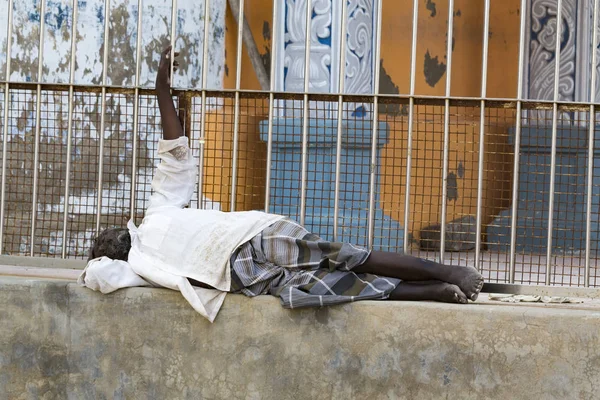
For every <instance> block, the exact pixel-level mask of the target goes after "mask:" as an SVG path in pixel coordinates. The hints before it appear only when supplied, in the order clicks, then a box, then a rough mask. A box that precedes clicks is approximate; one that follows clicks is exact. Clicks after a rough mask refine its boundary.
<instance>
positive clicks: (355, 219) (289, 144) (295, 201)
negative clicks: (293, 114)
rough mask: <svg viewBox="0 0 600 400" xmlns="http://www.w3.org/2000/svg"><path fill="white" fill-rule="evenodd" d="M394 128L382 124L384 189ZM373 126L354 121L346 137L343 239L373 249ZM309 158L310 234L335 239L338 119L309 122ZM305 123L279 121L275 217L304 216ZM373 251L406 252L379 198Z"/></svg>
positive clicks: (264, 126) (345, 130) (341, 205)
mask: <svg viewBox="0 0 600 400" xmlns="http://www.w3.org/2000/svg"><path fill="white" fill-rule="evenodd" d="M267 126H268V125H267V121H262V122H261V126H260V130H261V138H262V140H264V141H267ZM388 131H389V127H388V125H387V123H384V122H380V123H379V127H378V134H377V136H378V140H377V147H378V153H377V160H378V162H377V174H376V176H377V182H376V190H377V191H378V190H379V169H380V162H379V150H380V149H381V148H382V147H383V146H384V145H385V143H386V142H387V139H388ZM371 134H372V125H371V122H370V121H362V120H359V121H348V122H346V123H344V126H343V133H342V152H341V170H340V201H339V215H338V217H339V227H338V229H339V230H338V240H341V241H348V242H352V243H354V244H358V245H361V246H366V245H367V237H368V235H367V232H368V227H367V224H368V222H367V221H368V208H369V171H370V168H369V166H370V162H371ZM308 136H309V137H308V143H309V146H308V154H307V172H308V174H307V190H306V218H305V225H306V227H307V229H309V230H311V231H312V232H314V233H317V234H319V235H320V236H322V237H323V238H326V239H328V240H333V212H334V190H335V158H336V140H337V121H336V120H316V119H311V120H310V121H309V133H308ZM301 148H302V119H297V118H283V119H278V120H275V121H273V156H272V165H271V182H270V184H271V198H270V203H271V205H272V207H271V210H270V211H271V212H274V213H279V214H284V215H289V216H291V217H296V218H297V217H298V216H299V215H300V210H299V206H300V187H301V186H300V174H301ZM375 207H376V209H375V224H374V241H373V248H374V249H376V250H386V251H401V250H402V246H403V237H404V230H403V228H402V227H401V226H400V224H399V223H398V222H397V221H395V220H393V219H392V218H390V217H388V216H386V215H384V214H383V211H382V210H381V208H380V203H379V196H378V195H376V204H375Z"/></svg>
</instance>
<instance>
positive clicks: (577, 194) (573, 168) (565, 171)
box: [487, 127, 600, 254]
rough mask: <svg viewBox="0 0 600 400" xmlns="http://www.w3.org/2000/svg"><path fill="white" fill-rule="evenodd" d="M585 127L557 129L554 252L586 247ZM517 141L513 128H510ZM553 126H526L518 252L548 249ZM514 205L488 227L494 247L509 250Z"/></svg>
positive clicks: (599, 146) (598, 145)
mask: <svg viewBox="0 0 600 400" xmlns="http://www.w3.org/2000/svg"><path fill="white" fill-rule="evenodd" d="M598 133H599V132H598V128H596V138H595V140H594V142H595V143H594V146H595V147H594V148H595V152H594V170H593V186H592V190H593V192H592V213H591V214H592V230H591V244H592V248H593V249H595V250H597V249H598V238H599V235H598V234H599V225H598V214H599V212H600V209H599V206H600V201H599V200H600V198H599V195H600V135H599V134H598ZM588 134H589V131H588V129H587V128H576V127H562V128H559V129H558V131H557V151H556V177H555V189H554V210H553V214H552V215H553V217H552V218H553V222H552V225H553V226H552V251H553V252H554V253H556V254H564V253H574V252H578V251H582V250H585V239H586V238H585V231H586V226H585V221H586V201H587V199H586V197H587V164H588V157H587V154H588V145H587V142H588ZM510 135H511V136H510V139H511V141H512V143H513V144H514V130H512V131H511V132H510ZM551 146H552V130H551V128H550V127H524V128H523V129H522V136H521V155H520V158H519V193H518V205H517V237H516V249H517V251H525V252H529V253H545V252H546V246H547V240H548V230H547V228H548V217H549V191H550V157H551V148H552V147H551ZM511 218H512V216H511V210H510V209H508V210H504V211H502V212H501V213H500V214H499V215H498V217H497V218H496V219H495V220H494V221H493V222H492V223H491V224H490V226H489V227H488V229H487V234H488V242H489V247H490V248H491V249H492V250H499V251H509V250H510V225H511Z"/></svg>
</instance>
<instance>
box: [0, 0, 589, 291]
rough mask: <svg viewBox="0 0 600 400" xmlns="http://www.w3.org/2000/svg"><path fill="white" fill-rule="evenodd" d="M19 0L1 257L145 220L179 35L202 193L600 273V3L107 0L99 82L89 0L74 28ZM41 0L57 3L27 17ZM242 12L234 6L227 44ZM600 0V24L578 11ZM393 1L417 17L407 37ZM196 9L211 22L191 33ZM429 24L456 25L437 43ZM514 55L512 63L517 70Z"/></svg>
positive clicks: (62, 249) (450, 252)
mask: <svg viewBox="0 0 600 400" xmlns="http://www.w3.org/2000/svg"><path fill="white" fill-rule="evenodd" d="M148 1H151V0H148ZM5 3H6V4H5V7H6V10H7V13H6V15H5V16H3V17H0V18H4V20H3V23H2V24H0V26H6V32H5V34H6V38H7V40H6V46H5V47H4V48H2V49H0V55H2V57H4V60H0V63H1V64H0V67H1V68H2V69H0V72H2V78H1V80H0V84H1V85H2V86H3V89H4V90H3V91H2V94H1V97H0V111H1V112H0V114H1V116H2V118H1V119H0V121H1V127H0V129H1V132H2V144H1V145H2V153H1V154H2V161H1V168H2V174H1V176H2V178H1V182H0V185H1V193H0V195H1V196H0V254H2V255H12V256H14V255H23V256H25V255H27V256H44V257H58V258H80V259H83V258H86V256H87V248H88V247H89V245H90V243H91V240H92V239H93V237H95V236H96V235H97V234H98V232H100V231H101V230H102V229H104V228H107V227H111V226H124V225H125V224H126V223H127V221H128V220H129V219H133V220H134V221H135V222H136V223H140V222H141V220H142V218H143V215H144V210H145V207H146V205H147V201H148V198H149V195H150V190H151V189H150V183H151V180H152V174H153V171H154V168H155V167H156V163H157V157H156V154H155V152H156V148H157V142H158V139H159V138H160V136H161V126H160V114H159V110H158V105H157V103H156V101H155V92H154V90H153V88H152V86H153V76H152V75H153V74H154V73H155V72H156V71H155V70H153V68H156V66H155V65H154V64H152V62H150V61H148V59H149V58H148V55H146V54H144V53H143V51H147V50H146V49H150V48H152V49H153V50H152V51H153V52H154V53H157V52H158V51H160V50H161V46H162V45H164V44H167V43H170V44H171V45H173V47H174V49H175V51H182V57H183V60H184V61H183V62H182V65H181V67H180V69H181V70H182V71H178V72H174V75H173V80H174V82H175V83H174V89H173V91H172V94H173V99H174V101H175V102H176V105H177V108H178V109H179V113H180V119H181V121H182V124H183V126H184V131H185V132H186V135H187V136H188V137H189V138H190V143H191V146H192V149H193V153H194V155H195V157H197V159H198V161H199V175H198V184H197V189H196V193H195V196H194V198H193V201H192V204H190V206H191V207H197V208H206V209H219V210H223V211H240V210H265V211H267V212H274V213H279V214H285V215H289V216H290V217H292V218H295V219H297V220H298V221H299V222H301V223H302V224H304V225H306V226H307V227H308V228H309V229H310V230H312V231H313V232H315V233H317V234H319V235H321V236H323V237H325V238H327V239H331V240H341V241H350V242H353V243H355V244H358V245H362V246H366V247H369V248H372V249H379V250H386V251H398V252H406V253H410V254H413V255H418V256H421V257H424V258H429V259H436V260H438V261H440V262H443V263H446V264H453V265H457V264H461V265H472V266H474V267H475V268H477V269H478V270H479V271H481V272H482V274H483V275H484V277H485V278H486V280H487V281H488V282H491V283H497V284H510V285H513V284H525V285H544V286H577V287H585V288H587V287H590V288H595V287H599V286H600V271H599V268H600V266H599V260H600V257H599V252H598V249H599V247H600V189H599V188H600V148H599V147H598V145H600V127H597V125H596V123H597V115H596V113H597V110H596V106H597V104H598V103H597V99H598V97H597V96H596V93H597V91H598V88H597V87H596V86H597V85H598V82H597V81H598V79H597V68H596V67H595V66H596V65H597V63H598V60H597V51H596V49H597V48H598V40H599V39H598V32H597V29H594V28H595V27H597V26H598V7H599V4H598V3H599V0H594V1H593V9H590V10H588V9H587V8H585V9H580V8H578V7H580V6H581V5H580V4H579V3H580V2H578V1H575V0H556V1H555V2H546V3H548V4H549V5H548V4H547V5H548V7H546V8H544V11H542V9H541V8H540V6H539V4H541V3H540V2H539V1H537V0H513V1H511V2H507V3H506V4H504V3H503V4H502V5H498V4H495V3H494V2H490V1H489V0H486V1H485V2H481V5H480V6H478V7H475V8H473V9H468V10H467V9H466V8H465V7H463V6H464V5H465V2H464V1H462V2H461V1H459V0H449V1H448V2H444V3H443V4H442V3H440V4H438V6H437V8H436V6H435V5H432V4H429V3H428V4H424V3H423V2H419V1H417V0H412V1H410V0H406V1H404V2H401V4H400V3H398V4H395V3H392V2H385V3H384V2H382V1H378V0H369V1H366V2H364V4H362V3H361V5H357V4H358V3H357V4H355V2H349V1H344V2H327V1H326V2H317V1H314V0H295V1H289V2H273V3H272V4H271V3H270V2H265V4H267V3H268V4H269V7H267V8H266V11H264V12H263V11H260V12H255V11H254V10H253V11H252V12H249V7H247V6H246V5H245V1H244V0H230V1H227V2H225V1H224V0H211V1H209V0H204V1H203V2H195V3H193V2H189V1H183V0H178V1H175V0H173V1H172V3H171V4H170V8H169V9H168V10H167V9H164V10H163V11H164V15H163V16H162V19H161V21H164V24H165V25H164V26H162V25H161V27H160V28H157V27H156V26H154V25H152V24H151V23H149V22H148V20H147V18H150V17H149V16H148V15H145V14H144V13H145V12H146V10H145V8H144V5H145V4H146V0H145V1H144V2H142V0H135V1H134V0H129V1H127V2H123V3H119V2H114V3H115V4H113V2H111V1H109V0H97V1H96V2H92V3H94V4H96V3H97V4H96V5H97V6H98V9H99V10H101V12H99V13H98V17H97V18H98V22H97V26H96V27H97V29H98V32H95V33H94V34H95V35H96V36H94V37H97V38H98V43H99V45H98V46H99V47H98V48H97V54H100V59H99V60H98V62H97V65H96V67H98V65H99V66H101V68H96V67H95V68H96V69H95V71H96V72H97V76H96V79H93V80H92V81H89V82H85V83H81V78H80V75H81V73H80V69H82V68H85V66H82V65H80V60H79V59H78V58H77V53H78V52H84V51H86V49H85V48H84V46H86V45H89V42H85V43H82V42H81V41H78V39H77V38H78V34H79V35H81V34H82V30H85V29H89V30H90V32H92V30H93V29H96V28H93V27H86V26H85V25H82V22H81V20H80V19H81V18H83V17H85V16H86V15H87V14H86V12H88V11H86V10H82V9H81V8H82V7H83V8H85V7H88V6H89V4H87V3H86V4H82V3H81V2H77V1H63V2H62V3H65V4H66V5H67V8H66V9H67V10H68V11H69V13H70V14H69V17H68V21H69V22H68V23H67V25H64V26H62V27H58V25H57V24H56V23H55V20H54V19H53V18H54V17H53V16H54V15H55V11H56V10H54V9H53V7H56V4H55V3H54V2H47V1H45V0H42V1H40V2H33V1H31V2H30V4H29V2H27V1H25V2H19V3H18V4H16V2H14V1H13V0H8V1H5ZM67 3H68V4H67ZM88 3H89V2H88ZM538 3H539V4H538ZM0 7H1V5H0ZM27 7H30V8H32V9H31V10H29V11H31V13H33V14H31V13H30V14H31V15H38V17H37V18H30V19H29V20H23V19H22V18H24V17H23V15H25V14H24V11H23V10H27ZM120 7H121V8H120ZM122 7H125V8H124V9H127V10H135V12H130V13H129V14H127V15H131V16H132V17H133V19H131V20H128V21H126V22H125V23H124V25H126V26H129V27H130V29H131V30H130V34H131V33H132V32H133V33H134V35H133V36H131V38H132V39H130V40H129V41H128V42H127V43H125V44H126V45H127V46H129V47H127V48H130V49H131V54H129V55H128V57H129V58H128V59H130V60H131V65H127V69H128V70H130V71H132V72H131V76H130V77H129V78H123V79H121V80H120V81H119V80H118V79H115V78H114V76H115V74H116V72H115V68H123V65H120V66H119V65H116V61H114V60H115V59H118V57H119V56H118V55H117V52H114V51H113V50H114V49H111V48H110V46H108V45H107V46H104V43H107V44H110V43H120V42H119V40H122V39H121V35H119V34H118V32H116V31H115V32H113V31H112V30H111V29H115V28H114V27H111V26H112V25H111V19H112V20H114V19H115V18H118V17H119V15H121V14H120V12H121V11H122V9H123V8H122ZM127 7H129V8H127ZM186 7H187V8H186ZM182 9H185V10H188V11H186V12H185V13H183V12H180V11H181V10H182ZM189 10H191V11H193V12H191V13H190V11H189ZM406 10H409V11H406ZM507 10H508V11H510V12H513V11H514V12H515V14H514V15H516V17H508V16H510V15H513V14H511V13H510V12H505V11H507ZM138 11H139V12H138ZM229 12H232V13H233V16H234V18H233V20H234V21H235V25H234V26H232V27H230V29H229V30H228V31H227V32H228V35H229V36H227V38H226V39H224V38H222V39H218V40H220V41H218V40H217V39H215V38H216V37H218V35H219V34H221V35H226V33H225V31H226V30H225V29H223V32H221V33H219V32H220V31H219V29H218V28H220V27H221V25H219V24H220V23H221V22H218V21H222V24H223V26H222V27H226V25H225V24H226V23H228V22H226V19H225V18H224V14H225V13H229ZM585 13H588V14H585ZM258 14H260V18H263V19H264V20H265V23H264V26H263V28H262V29H261V30H260V32H259V31H255V26H256V25H257V20H253V18H254V19H256V18H259V17H258V16H257V15H258ZM263 14H264V15H263ZM542 14H543V15H542ZM584 14H585V16H586V18H587V19H589V21H591V22H585V23H584V22H581V21H587V19H585V18H584V19H582V20H581V21H578V20H575V22H573V21H572V19H573V18H574V17H573V16H574V15H584ZM190 15H191V16H190ZM394 15H395V16H396V18H400V19H401V18H405V19H406V22H407V23H406V26H404V25H403V28H402V29H404V31H403V36H404V37H401V38H398V37H397V39H398V40H396V41H394V40H392V39H393V37H392V36H393V35H391V33H390V32H391V31H390V29H392V30H393V29H398V28H397V27H394V26H393V24H389V21H390V18H391V16H394ZM82 16H83V17H82ZM286 16H289V18H286ZM80 17H81V18H80ZM100 17H102V18H100ZM154 17H156V16H154ZM154 17H153V18H154ZM85 18H87V17H85ZM145 18H146V19H145ZM185 18H196V20H193V21H192V22H194V23H196V24H198V26H197V27H196V28H194V29H195V30H199V31H198V32H195V33H194V35H196V36H193V37H194V38H196V42H197V43H196V42H194V46H195V47H193V49H192V50H189V51H188V50H186V47H185V46H186V45H188V44H189V43H190V41H189V38H188V37H187V36H186V35H187V34H188V33H187V32H188V31H186V29H189V27H188V26H187V25H186V23H187V22H186V20H185ZM503 18H505V19H506V20H503ZM157 19H158V17H157ZM358 19H360V22H361V23H360V24H359V23H358V22H357V21H358ZM23 21H25V22H23ZM87 21H88V20H85V21H84V23H85V24H87V23H88V22H87ZM209 21H210V22H209ZM323 21H326V22H323ZM552 21H554V22H552ZM556 21H562V23H560V24H556ZM4 23H6V25H4ZM24 23H25V25H26V26H25V27H24V32H29V34H28V35H29V36H28V38H29V39H27V40H29V41H30V42H32V43H37V45H36V46H33V47H34V48H35V49H36V50H35V51H37V52H38V53H39V54H37V55H36V56H35V62H33V61H32V62H31V63H30V64H31V65H32V66H33V67H32V68H29V70H31V71H33V72H31V74H30V75H28V76H27V77H26V78H24V77H23V71H24V67H23V65H24V63H25V61H24V59H23V58H22V57H16V56H15V54H14V50H13V48H15V46H16V48H17V49H20V48H21V47H22V46H23V45H24V43H23V42H21V41H22V40H25V39H22V38H21V37H17V36H16V35H15V32H14V30H15V27H16V24H21V25H23V24H24ZM27 24H29V25H31V26H29V25H27ZM323 24H325V25H323ZM421 24H429V26H431V27H434V28H431V29H432V30H433V31H435V32H437V33H439V34H440V35H445V37H446V38H451V40H446V42H445V43H444V44H443V46H439V45H438V46H437V47H435V49H436V50H433V49H434V44H433V42H432V41H431V40H430V38H429V37H427V36H426V35H427V32H425V33H423V32H420V31H419V29H418V27H419V26H421ZM473 24H475V25H476V26H478V27H479V28H478V29H480V30H479V31H477V35H473V34H472V32H471V31H468V30H467V28H466V27H471V29H472V26H474V25H473ZM477 24H479V25H477ZM499 24H502V28H504V31H502V30H501V29H500V27H499ZM552 24H554V25H552ZM262 25H263V24H262V22H261V26H262ZM357 26H360V27H359V28H357ZM390 26H392V28H390ZM30 28H31V29H30ZM34 28H35V29H34ZM357 29H364V30H363V31H360V32H358V31H357ZM30 31H31V32H30ZM57 32H60V33H61V34H63V35H64V36H65V37H68V41H65V43H67V42H68V44H67V45H65V46H66V47H65V49H67V50H68V51H67V50H65V53H64V54H61V55H60V57H59V58H60V60H61V62H62V64H63V65H66V66H67V70H68V72H67V73H66V75H65V77H64V79H57V78H55V77H54V75H53V74H51V73H50V72H52V71H51V69H49V67H48V63H49V62H54V61H52V60H54V55H49V51H50V50H49V43H54V42H49V40H51V39H52V40H55V41H56V40H57V39H56V35H57ZM157 32H158V33H157ZM215 32H217V33H215ZM394 32H395V31H394ZM153 35H158V37H153ZM261 35H262V36H261ZM361 35H362V36H361ZM497 35H499V36H501V37H502V40H505V41H506V43H507V44H506V45H504V47H502V48H503V49H505V50H502V51H500V50H498V49H499V47H498V45H497V43H498V42H496V41H495V40H499V39H495V36H497ZM502 35H504V36H502ZM572 35H575V36H574V37H572ZM475 36H477V39H474V38H475ZM542 36H543V38H544V40H546V42H541V40H542V39H540V37H542ZM261 38H262V39H261ZM357 38H360V40H359V39H357ZM0 39H1V38H0ZM34 39H35V40H34ZM575 39H577V40H575ZM152 40H155V42H152ZM215 40H217V41H215ZM261 40H263V41H264V48H265V49H266V50H268V51H266V50H265V53H264V54H260V51H263V42H262V41H261ZM510 41H511V42H510ZM536 41H537V42H536ZM149 43H151V45H149ZM225 43H227V44H228V45H231V43H233V45H235V46H236V48H235V51H233V50H232V49H233V47H231V49H230V48H229V47H228V49H227V50H229V51H228V52H225ZM233 45H231V46H233ZM219 46H221V47H219ZM461 46H462V47H461ZM465 46H471V47H470V49H471V50H469V51H470V53H469V51H466V50H464V47H465ZM542 47H543V49H542ZM56 48H57V47H56V45H55V49H56ZM399 48H401V49H402V51H399V50H398V49H399ZM219 49H221V50H219ZM506 49H511V51H512V53H511V54H512V56H511V57H512V58H510V57H509V56H505V53H503V52H506V51H507V50H506ZM540 49H542V50H540ZM56 51H58V52H59V53H60V49H59V50H56ZM186 51H187V53H186ZM542 51H544V52H546V53H544V54H548V55H551V57H549V58H548V57H545V58H544V57H543V56H541V55H540V54H542V53H540V52H542ZM220 52H221V53H220ZM434 52H437V53H435V54H437V55H434ZM574 53H576V55H577V58H575V55H574ZM215 54H222V59H220V58H219V60H221V61H219V62H220V64H219V65H216V64H218V63H217V62H215V59H217V58H218V57H217V58H215V57H216V56H215ZM467 54H468V57H467ZM472 54H476V55H477V57H480V58H477V57H475V56H473V55H472ZM154 56H155V54H151V55H150V58H152V57H154ZM501 57H504V58H510V60H511V61H510V62H511V64H508V62H507V68H508V67H510V68H512V69H513V70H514V71H512V72H510V73H509V72H506V71H499V69H498V68H497V65H498V62H499V60H501ZM46 58H47V59H46ZM475 59H477V60H478V61H477V62H469V63H468V64H467V63H466V62H465V60H468V61H472V60H475ZM48 60H50V61H48ZM540 60H551V61H549V62H548V63H547V64H544V65H542V66H538V65H537V64H536V63H538V64H539V63H540V62H541V61H540ZM573 60H583V61H582V62H581V63H580V62H577V63H575V64H573ZM119 62H121V63H123V60H121V59H119ZM544 62H546V61H544ZM215 63H216V64H215ZM569 63H571V64H569ZM188 64H189V65H190V67H189V68H187V65H188ZM567 64H568V65H575V67H574V68H575V72H574V73H572V74H571V75H569V76H566V75H565V73H564V72H563V70H564V69H565V65H567ZM474 65H476V66H474ZM585 66H588V67H587V69H586V67H585ZM589 66H594V68H591V67H589ZM186 68H187V69H186ZM469 68H470V69H469ZM465 69H469V70H468V72H466V73H465ZM49 71H50V72H49ZM190 71H192V72H193V73H196V74H197V75H198V76H197V79H196V80H193V79H191V78H190V79H188V80H187V81H186V80H185V79H187V78H185V77H186V75H185V74H188V75H189V74H191V73H190ZM194 71H195V72H194ZM215 71H218V72H215ZM469 74H473V76H474V78H473V77H470V76H469ZM538 75H539V76H538ZM148 77H149V78H148ZM399 77H407V78H406V81H402V82H403V83H402V84H401V85H400V84H395V82H394V79H400V78H399ZM184 78H185V79H184ZM434 78H435V81H434ZM541 78H544V79H545V80H544V81H543V82H546V83H545V85H546V86H545V91H544V92H543V93H542V92H539V93H538V92H535V90H536V88H537V87H539V86H540V84H539V82H540V81H539V79H541ZM402 79H404V78H402ZM503 81H506V82H508V84H507V85H506V86H511V87H510V88H509V89H506V88H505V87H503V85H502V84H501V82H503ZM181 82H184V84H179V83H181ZM186 82H187V83H186ZM191 82H193V84H192V83H191ZM256 82H258V84H257V83H256ZM499 82H500V83H499ZM548 82H550V83H548ZM571 83H572V85H571ZM536 85H537V86H536ZM542 86H543V85H542ZM473 88H474V89H473ZM465 93H467V94H465ZM507 93H509V94H510V93H512V95H511V96H509V95H507ZM468 94H472V95H468Z"/></svg>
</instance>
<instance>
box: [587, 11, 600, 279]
mask: <svg viewBox="0 0 600 400" xmlns="http://www.w3.org/2000/svg"><path fill="white" fill-rule="evenodd" d="M599 6H600V1H599V0H594V22H593V24H592V26H593V29H594V39H593V41H592V78H591V80H590V103H591V104H590V126H589V129H590V134H589V137H588V168H587V170H588V174H587V199H586V205H587V207H586V217H585V278H584V279H585V281H584V286H585V287H589V286H590V251H591V243H590V241H591V233H592V190H593V187H594V186H593V185H594V141H595V130H596V107H595V105H594V103H595V102H596V80H597V78H598V70H597V65H598V7H599Z"/></svg>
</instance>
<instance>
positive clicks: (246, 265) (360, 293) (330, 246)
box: [231, 219, 400, 308]
mask: <svg viewBox="0 0 600 400" xmlns="http://www.w3.org/2000/svg"><path fill="white" fill-rule="evenodd" d="M369 254H370V251H369V250H367V249H364V248H361V247H357V246H354V245H352V244H349V243H340V242H328V241H325V240H323V239H321V238H320V237H319V236H317V235H315V234H312V233H310V232H308V231H307V230H306V229H304V228H303V227H302V226H300V225H299V224H297V223H296V222H294V221H292V220H290V219H283V220H281V221H278V222H276V223H274V224H273V225H271V226H270V227H268V228H267V229H265V230H263V231H262V232H261V233H260V234H258V235H256V236H255V237H254V238H252V239H251V240H250V241H248V242H246V243H244V244H243V245H242V246H240V248H239V249H238V250H237V251H236V252H235V253H234V254H233V255H232V257H231V269H232V271H231V272H232V273H231V278H232V283H231V292H233V293H243V294H245V295H247V296H251V297H253V296H257V295H261V294H271V295H274V296H279V297H280V298H281V302H282V305H283V307H285V308H300V307H313V306H328V305H333V304H340V303H347V302H351V301H357V300H369V299H387V298H388V297H389V295H390V293H391V292H392V291H393V290H394V289H395V288H396V286H397V285H398V284H399V283H400V280H399V279H396V278H387V277H382V276H376V275H372V274H357V273H355V272H353V271H352V269H353V268H354V267H356V266H358V265H361V264H362V263H364V262H365V260H366V259H367V257H368V256H369Z"/></svg>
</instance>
